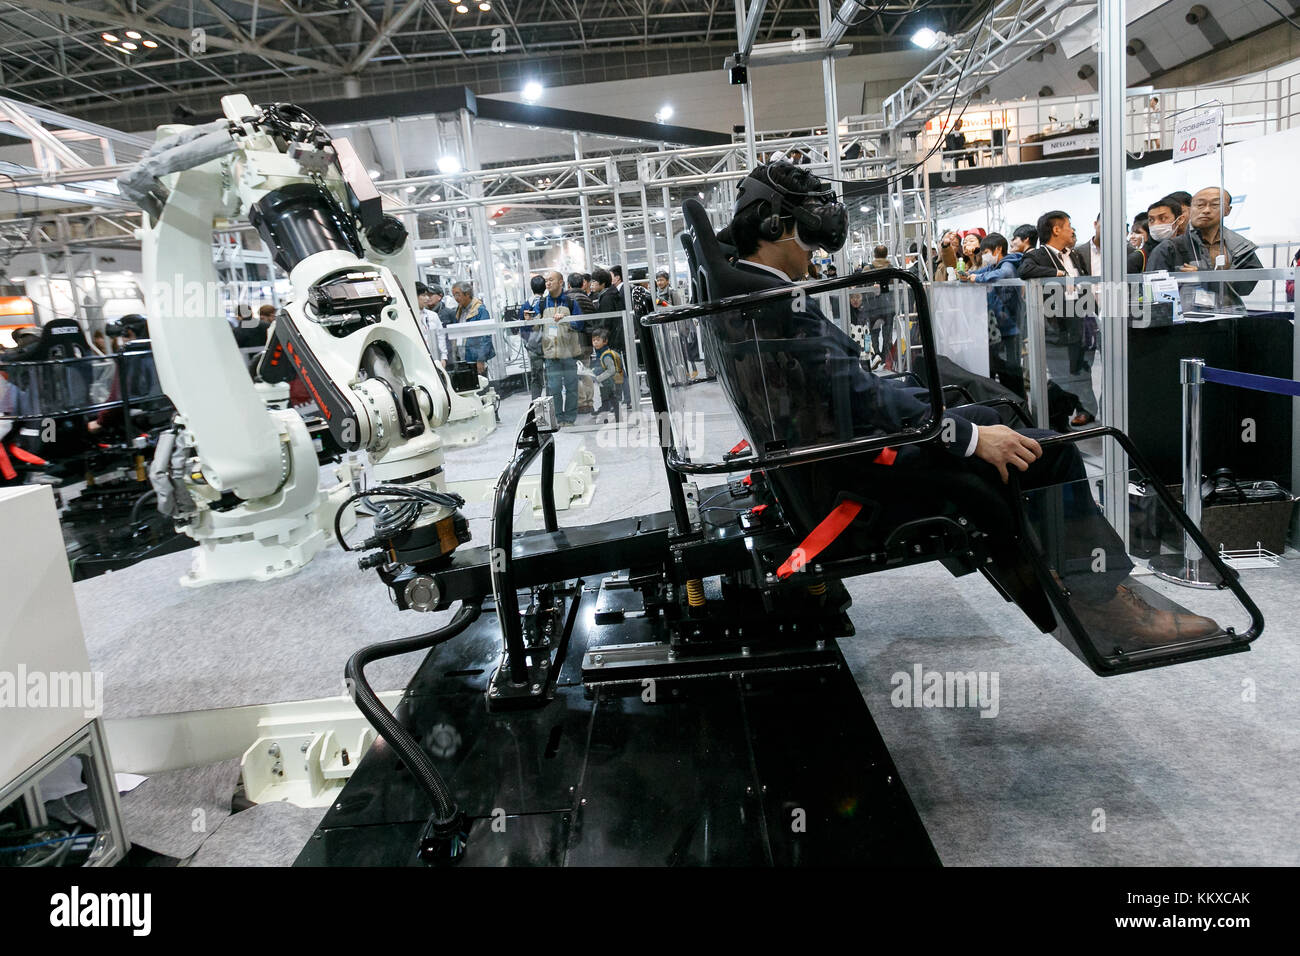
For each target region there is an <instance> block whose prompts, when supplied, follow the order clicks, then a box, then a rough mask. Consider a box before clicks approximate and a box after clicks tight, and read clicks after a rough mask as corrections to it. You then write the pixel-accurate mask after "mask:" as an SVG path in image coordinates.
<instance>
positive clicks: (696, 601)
mask: <svg viewBox="0 0 1300 956" xmlns="http://www.w3.org/2000/svg"><path fill="white" fill-rule="evenodd" d="M686 603H687V604H689V605H690V606H691V607H704V582H703V581H702V580H700V579H699V578H691V579H690V580H689V581H687V582H686Z"/></svg>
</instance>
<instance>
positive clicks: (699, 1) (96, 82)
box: [0, 0, 981, 130]
mask: <svg viewBox="0 0 1300 956" xmlns="http://www.w3.org/2000/svg"><path fill="white" fill-rule="evenodd" d="M747 3H748V5H749V6H750V7H751V8H752V7H753V6H754V0H747ZM841 3H842V0H835V2H834V3H833V4H832V9H839V8H840V7H841ZM758 6H761V7H762V9H763V12H762V18H761V20H760V27H759V31H758V37H757V40H758V42H759V43H764V42H769V41H789V40H790V39H791V38H792V37H801V36H802V37H808V38H810V39H811V38H815V37H817V36H818V35H819V32H820V31H819V26H818V0H769V2H765V3H761V4H758ZM865 6H866V9H865V10H863V9H858V10H857V12H856V14H852V15H851V16H852V17H853V22H852V25H851V26H850V28H849V30H848V31H847V33H846V35H845V38H844V39H845V42H850V43H853V44H854V45H855V52H877V51H880V50H890V49H901V48H903V47H905V46H906V45H907V44H908V43H909V39H908V37H909V36H910V34H911V32H913V31H914V30H915V29H916V28H917V27H918V26H920V25H927V26H930V27H932V28H934V29H948V30H957V29H960V28H961V27H962V26H963V25H964V24H966V23H967V22H969V20H970V15H971V14H972V12H973V11H974V10H976V9H978V8H979V7H980V6H981V4H980V3H979V2H976V0H881V2H879V3H875V2H872V3H868V4H866V5H865ZM737 45H738V41H737V30H736V7H735V0H187V2H180V3H177V2H168V0H2V2H0V74H2V75H0V82H2V83H3V86H4V87H5V91H6V93H7V95H10V96H13V97H15V98H17V99H21V100H26V101H28V102H33V103H40V104H42V105H46V106H49V107H51V108H53V109H58V110H61V111H64V112H68V113H73V114H76V115H80V116H84V117H86V118H91V119H94V120H96V121H97V122H102V123H104V124H105V125H112V126H115V127H117V128H122V129H133V130H140V129H147V128H150V127H151V126H154V125H157V124H158V123H159V122H165V121H167V120H169V119H170V116H169V115H168V114H169V113H170V111H171V110H173V109H175V108H176V107H177V106H184V107H188V108H190V109H193V110H194V111H196V112H198V113H207V112H211V110H212V107H213V105H214V104H215V102H216V99H217V98H218V97H219V96H220V95H221V94H223V93H227V92H230V91H232V90H236V89H238V90H241V91H245V92H249V93H250V96H253V98H254V99H258V98H268V97H269V98H275V99H296V100H319V99H323V98H330V97H335V96H349V95H362V96H364V95H366V94H367V93H371V92H401V91H404V90H411V89H422V88H429V87H446V86H457V85H464V86H468V87H470V88H471V89H473V90H474V91H475V92H477V93H498V92H504V91H510V90H515V89H519V88H521V87H522V86H523V84H524V83H525V82H527V81H528V80H529V79H535V80H538V81H540V82H542V83H544V84H545V85H547V86H565V85H573V84H579V83H592V82H604V81H609V80H619V79H626V78H629V77H641V76H655V75H667V74H671V73H683V72H692V71H698V70H706V69H720V68H721V65H722V60H723V58H724V57H725V56H726V55H727V54H728V53H731V52H734V51H735V50H736V48H737Z"/></svg>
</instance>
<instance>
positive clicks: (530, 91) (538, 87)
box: [523, 80, 542, 103]
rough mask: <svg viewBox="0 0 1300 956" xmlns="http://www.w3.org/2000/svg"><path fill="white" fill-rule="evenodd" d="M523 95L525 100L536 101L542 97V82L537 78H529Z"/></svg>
mask: <svg viewBox="0 0 1300 956" xmlns="http://www.w3.org/2000/svg"><path fill="white" fill-rule="evenodd" d="M523 97H524V100H525V102H528V103H536V102H537V101H538V100H540V99H541V98H542V84H540V83H538V82H537V81H536V80H529V81H528V82H527V83H525V84H524V89H523Z"/></svg>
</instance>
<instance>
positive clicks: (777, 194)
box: [702, 162, 1218, 645]
mask: <svg viewBox="0 0 1300 956" xmlns="http://www.w3.org/2000/svg"><path fill="white" fill-rule="evenodd" d="M1065 225H1066V227H1067V228H1068V219H1066V221H1065ZM847 232H848V216H847V212H846V210H845V209H844V205H843V203H841V202H840V201H839V200H838V199H837V197H836V196H835V194H834V192H833V190H832V189H831V188H830V187H829V185H828V184H827V183H825V182H823V181H822V180H820V179H818V178H817V177H816V176H813V175H811V174H810V173H808V172H806V171H805V170H803V169H800V168H799V167H796V166H793V165H791V164H790V163H787V162H775V163H770V164H767V165H764V166H760V167H758V168H757V169H755V170H753V171H752V172H750V173H749V175H748V176H747V177H746V178H745V179H744V180H743V181H742V182H741V183H740V185H739V187H738V189H737V196H736V206H735V212H734V214H733V216H732V220H731V225H730V226H729V227H728V228H727V229H726V230H724V231H723V233H722V234H720V235H719V236H718V239H719V241H720V242H723V243H727V244H730V245H733V246H734V247H735V249H736V252H737V259H736V263H735V265H736V268H737V269H739V270H741V271H743V272H745V273H748V274H749V275H751V276H754V277H755V278H757V279H759V280H766V281H760V283H756V284H761V285H763V286H764V287H765V288H768V289H777V288H781V287H789V286H792V285H794V283H793V282H792V281H791V276H797V275H804V274H805V273H807V272H808V269H809V266H810V264H811V262H812V254H813V253H814V252H815V251H816V250H817V249H818V248H822V249H825V250H826V251H827V252H836V251H838V250H839V249H840V248H842V247H843V245H844V240H845V238H846V237H847ZM702 325H703V326H704V329H703V334H704V338H705V342H706V350H708V351H710V352H712V353H713V357H714V364H715V366H717V368H718V375H719V378H720V379H723V380H724V384H725V386H726V388H727V391H728V395H729V397H730V399H731V402H732V404H733V406H734V410H735V411H736V413H737V414H738V415H739V416H740V418H741V420H742V421H743V422H744V426H745V430H746V431H747V432H748V434H749V436H750V437H751V439H752V441H754V442H755V443H757V445H758V447H759V448H760V449H761V448H762V447H765V446H766V445H767V444H768V443H774V442H776V443H780V446H782V447H784V446H786V445H787V444H788V442H789V440H790V438H791V436H795V438H794V440H795V441H801V440H803V439H804V438H805V437H806V436H809V435H814V436H820V435H822V434H828V433H833V434H836V435H850V434H851V435H852V436H853V437H865V436H871V435H882V434H886V433H891V432H898V431H901V430H902V429H904V428H909V427H917V426H920V425H921V424H923V423H924V422H926V421H927V420H928V419H929V418H930V414H931V408H930V404H929V401H928V393H927V392H926V390H925V389H919V388H912V387H908V386H906V385H903V384H900V382H899V380H898V379H885V378H879V377H877V376H876V375H874V374H872V373H871V372H870V371H869V370H868V369H866V368H865V367H864V366H863V363H862V360H861V358H862V356H861V351H862V350H861V348H860V347H859V346H858V345H857V343H855V342H854V341H853V339H852V338H850V337H849V336H848V335H846V334H845V333H844V332H842V331H841V330H840V329H838V328H837V327H835V325H833V324H832V323H831V322H830V320H829V319H827V318H826V316H825V314H824V313H823V312H822V311H821V310H820V309H819V308H818V307H817V305H816V303H815V302H814V301H813V300H812V297H792V298H790V299H779V298H778V299H770V300H768V301H767V302H766V303H765V304H760V305H755V306H754V307H752V308H747V309H745V310H733V311H732V312H730V313H722V314H720V315H718V316H711V317H709V318H707V319H705V320H704V321H703V322H702ZM756 340H758V341H761V342H762V343H763V347H762V348H760V349H758V350H757V351H756V350H755V349H754V348H753V344H754V342H755V341H756ZM1049 434H1051V433H1050V432H1048V431H1046V430H1043V429H1026V430H1025V431H1023V432H1021V431H1017V430H1013V429H1011V428H1008V427H1007V426H1005V425H1003V424H1001V423H1000V422H999V421H998V415H997V413H996V412H995V411H993V410H992V409H990V408H986V407H983V406H971V407H968V408H960V409H950V410H948V411H946V412H944V414H943V421H942V425H941V428H940V432H939V437H938V438H937V439H936V440H934V441H931V442H926V443H924V444H922V445H916V444H911V445H904V446H902V447H900V448H897V449H891V450H890V452H891V454H889V455H886V454H884V453H880V454H877V455H874V456H872V457H871V458H869V459H868V458H867V457H866V456H865V455H860V456H856V457H854V458H852V459H844V460H843V461H842V462H840V463H839V465H840V466H839V467H837V466H833V465H826V466H825V467H823V465H824V464H825V463H814V464H805V465H800V466H797V467H796V468H795V469H792V470H791V471H792V472H793V473H794V474H793V475H792V476H791V477H790V480H791V481H792V482H794V483H795V484H793V485H791V486H790V490H791V491H792V492H793V493H795V494H798V487H799V484H798V482H799V477H800V476H806V482H805V483H803V485H802V488H803V491H804V492H805V494H806V495H807V496H808V497H807V498H805V499H803V503H804V504H805V505H807V506H808V507H809V508H816V509H820V508H823V507H824V508H825V509H826V512H827V513H829V512H830V511H831V509H832V508H834V507H835V506H836V503H837V502H838V501H840V500H841V498H842V496H843V495H844V494H846V493H847V494H849V495H853V494H854V493H855V492H858V493H865V494H867V495H870V494H871V493H872V491H871V489H870V488H869V487H868V488H858V487H856V486H855V484H854V483H855V482H857V481H864V482H867V481H869V478H868V475H869V474H870V472H871V469H877V468H883V467H898V468H903V469H906V470H915V471H916V472H917V473H924V474H925V475H926V476H927V478H934V477H937V478H938V479H939V480H940V482H941V487H942V489H943V492H942V493H943V495H944V497H945V498H948V499H949V500H951V501H953V502H956V503H957V504H958V505H959V506H961V507H962V508H963V510H964V511H968V512H969V516H970V519H971V520H972V521H974V522H975V524H976V525H977V526H978V527H979V528H980V530H981V531H984V532H985V533H986V534H987V535H988V536H989V539H990V548H991V549H992V550H993V552H994V553H995V554H996V555H997V559H996V563H997V565H998V567H1009V566H1010V565H1011V564H1012V563H1015V562H1018V561H1019V551H1018V546H1017V545H1016V544H1015V542H1014V539H1013V538H1012V537H1011V531H1012V529H1011V527H1009V526H1008V524H1009V522H1010V516H1009V512H1008V510H1007V509H1016V508H1019V507H1020V504H1019V503H1018V502H1016V501H1015V500H1014V499H1012V498H1010V497H1008V496H1006V494H1005V491H1004V490H1003V488H1004V485H1005V483H1006V482H1007V480H1008V469H1009V468H1015V469H1017V470H1019V471H1021V472H1023V475H1022V477H1021V480H1020V484H1021V486H1022V488H1025V489H1030V488H1043V487H1048V486H1055V485H1060V484H1068V485H1069V486H1070V488H1071V489H1080V488H1084V487H1085V481H1086V478H1085V472H1084V468H1083V461H1082V458H1081V457H1080V456H1079V451H1078V449H1077V448H1076V447H1075V446H1074V445H1052V446H1049V447H1047V448H1043V447H1042V446H1041V445H1040V444H1039V443H1038V441H1037V439H1038V438H1040V437H1045V436H1047V435H1049ZM760 453H761V451H760ZM949 476H951V481H949V480H946V479H947V478H948V477H949ZM971 476H974V477H975V478H976V479H977V481H976V482H973V483H972V482H970V478H971ZM972 485H973V486H974V487H972ZM990 489H994V490H998V492H999V497H1004V498H1005V499H1006V500H1005V504H1006V508H1002V507H1000V506H999V507H997V508H993V507H990V504H991V502H990V500H989V496H988V494H987V491H988V490H990ZM968 496H971V497H968ZM999 504H1000V503H999ZM1062 505H1063V508H1064V512H1063V513H1064V516H1065V518H1066V519H1067V520H1066V526H1068V527H1069V529H1070V531H1069V534H1061V533H1058V532H1056V531H1055V530H1053V526H1051V525H1048V526H1047V527H1046V528H1045V531H1044V541H1043V544H1044V547H1045V550H1046V553H1048V554H1054V555H1057V556H1058V563H1059V566H1060V568H1061V569H1062V571H1063V573H1064V583H1065V586H1067V587H1068V589H1069V591H1070V602H1071V608H1072V609H1073V610H1074V611H1075V613H1076V615H1077V616H1078V617H1079V619H1080V620H1081V621H1082V622H1083V623H1084V625H1085V626H1086V627H1088V628H1089V629H1095V630H1098V631H1101V632H1103V633H1107V634H1116V635H1121V636H1122V637H1123V638H1125V639H1128V640H1133V641H1137V642H1139V643H1145V644H1152V645H1159V644H1165V643H1168V642H1170V641H1174V640H1177V639H1180V638H1183V639H1186V638H1188V637H1198V636H1203V635H1205V634H1210V633H1215V632H1217V630H1218V625H1217V624H1215V622H1213V621H1211V620H1209V619H1208V618H1202V617H1197V616H1194V615H1186V614H1174V613H1172V612H1169V611H1162V610H1158V609H1156V608H1153V607H1151V606H1150V605H1148V604H1146V603H1145V602H1143V601H1142V599H1141V598H1140V597H1139V596H1138V595H1137V593H1136V592H1134V591H1133V590H1132V589H1130V588H1128V587H1126V586H1125V585H1124V583H1123V582H1124V581H1125V579H1126V578H1127V576H1128V574H1129V572H1130V571H1131V570H1132V568H1133V565H1132V563H1131V562H1130V561H1129V560H1128V557H1127V555H1126V553H1125V547H1124V544H1123V542H1122V541H1121V540H1120V539H1119V537H1118V536H1117V535H1116V534H1115V532H1114V530H1113V529H1112V528H1111V526H1110V525H1109V523H1108V522H1107V521H1106V519H1105V517H1104V516H1103V515H1102V514H1101V512H1100V510H1099V509H1098V508H1097V505H1096V503H1095V501H1094V500H1093V498H1092V496H1091V495H1089V494H1088V493H1087V492H1086V491H1084V492H1082V493H1074V494H1067V495H1064V496H1063V497H1062ZM1098 548H1100V549H1101V552H1102V554H1103V555H1104V558H1105V561H1104V565H1103V567H1104V568H1105V570H1104V571H1100V572H1098V571H1096V565H1097V561H1096V559H1097V557H1098V553H1097V551H1096V549H1098Z"/></svg>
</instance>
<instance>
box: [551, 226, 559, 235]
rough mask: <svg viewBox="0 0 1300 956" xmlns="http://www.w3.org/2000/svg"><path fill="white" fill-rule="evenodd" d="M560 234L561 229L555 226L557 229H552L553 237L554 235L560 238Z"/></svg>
mask: <svg viewBox="0 0 1300 956" xmlns="http://www.w3.org/2000/svg"><path fill="white" fill-rule="evenodd" d="M559 234H560V227H559V226H555V227H553V228H552V229H551V235H553V236H558V235H559Z"/></svg>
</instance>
